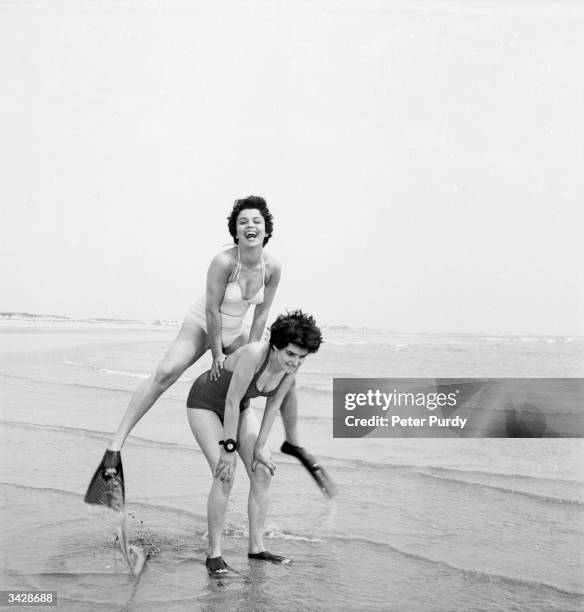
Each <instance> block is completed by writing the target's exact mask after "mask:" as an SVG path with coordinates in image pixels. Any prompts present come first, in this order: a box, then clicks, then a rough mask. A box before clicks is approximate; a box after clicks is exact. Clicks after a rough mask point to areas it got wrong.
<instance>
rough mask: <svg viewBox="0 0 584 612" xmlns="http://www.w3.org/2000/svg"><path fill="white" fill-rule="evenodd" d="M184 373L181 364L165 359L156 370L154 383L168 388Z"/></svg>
mask: <svg viewBox="0 0 584 612" xmlns="http://www.w3.org/2000/svg"><path fill="white" fill-rule="evenodd" d="M182 373H183V369H182V368H181V367H180V366H178V365H175V364H172V363H168V362H164V361H163V362H162V363H160V364H159V365H158V367H157V368H156V371H155V372H154V383H155V384H156V385H158V386H160V387H163V388H165V389H166V388H167V387H170V385H172V384H173V383H175V382H176V381H177V380H178V379H179V378H180V375H181V374H182Z"/></svg>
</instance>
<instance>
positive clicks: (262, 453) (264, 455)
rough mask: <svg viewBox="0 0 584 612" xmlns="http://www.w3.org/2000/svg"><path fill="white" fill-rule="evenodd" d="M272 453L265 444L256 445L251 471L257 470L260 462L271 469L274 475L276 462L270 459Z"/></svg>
mask: <svg viewBox="0 0 584 612" xmlns="http://www.w3.org/2000/svg"><path fill="white" fill-rule="evenodd" d="M270 455H271V453H270V452H269V451H267V450H266V448H265V447H264V446H255V447H254V449H253V461H252V464H251V471H252V472H255V470H256V467H257V466H258V463H261V464H262V465H263V466H265V467H267V468H268V470H270V474H271V475H272V476H273V475H274V472H275V471H276V464H275V463H272V461H271V460H270Z"/></svg>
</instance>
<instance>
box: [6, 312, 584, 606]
mask: <svg viewBox="0 0 584 612" xmlns="http://www.w3.org/2000/svg"><path fill="white" fill-rule="evenodd" d="M175 334H176V329H174V328H172V327H168V326H165V325H161V326H146V325H131V324H119V325H113V324H107V323H91V324H89V323H87V324H81V323H79V324H76V323H71V322H59V321H56V322H38V321H37V322H19V321H3V322H2V324H1V325H0V403H1V404H0V405H1V414H0V432H1V438H0V439H1V449H0V459H1V465H2V475H1V476H0V491H1V495H0V517H1V519H2V520H1V521H0V534H1V536H0V551H1V561H0V563H1V571H0V590H6V591H51V592H56V597H57V609H60V610H72V611H77V610H82V611H83V612H90V611H93V610H96V611H97V610H108V611H115V610H120V611H122V610H123V611H128V612H129V611H140V612H142V611H144V612H148V611H158V610H161V611H175V610H176V611H187V610H188V611H192V610H222V611H225V610H270V611H272V610H283V611H288V610H290V611H296V610H298V611H300V610H302V611H304V610H359V611H362V610H399V611H402V610H404V611H408V610H415V611H431V610H436V611H442V610H444V611H451V610H485V611H487V610H488V611H497V610H501V611H503V610H513V611H519V610H525V611H533V610H546V611H553V610H557V611H569V610H584V452H583V450H584V443H583V441H582V438H569V437H561V438H559V437H542V438H537V439H534V438H487V437H472V438H460V437H451V438H421V439H418V438H412V437H404V438H399V437H397V438H396V437H393V438H375V437H364V438H352V439H345V438H334V437H333V405H332V404H333V402H332V392H333V379H334V378H338V377H348V378H350V377H381V378H386V377H387V378H390V377H410V378H416V377H421V378H449V377H454V378H456V377H458V378H485V377H486V378H497V377H501V378H509V377H518V378H520V377H530V378H541V379H544V378H578V377H584V338H582V337H577V336H575V337H542V336H533V337H528V336H491V335H476V336H473V335H464V336H459V335H428V334H425V335H424V334H397V333H393V332H389V331H379V330H369V329H350V328H342V327H337V328H326V329H325V330H324V337H325V343H324V345H323V346H322V348H321V350H320V351H319V352H318V353H317V354H315V355H311V356H309V358H308V359H307V360H306V363H305V364H304V365H303V366H302V369H301V371H300V372H299V374H298V397H299V430H300V440H301V443H302V445H303V446H305V447H306V448H307V449H308V450H309V451H310V452H311V453H312V454H314V455H316V456H317V457H318V458H319V460H320V462H321V463H322V465H324V466H325V468H326V469H327V471H328V473H329V475H330V476H331V478H332V479H333V480H334V481H335V483H336V485H337V488H338V494H337V496H336V497H335V498H334V499H333V500H329V499H328V498H326V497H325V496H324V495H323V494H322V492H321V491H320V490H319V489H318V487H317V486H315V483H314V481H313V480H312V479H311V478H310V476H309V475H308V473H307V472H306V471H305V470H304V469H303V468H302V466H301V465H300V464H299V463H298V462H297V461H296V460H295V459H293V458H292V457H290V456H287V455H283V454H282V453H280V452H279V447H280V445H281V443H282V441H283V439H284V434H283V428H282V426H281V423H280V422H279V420H278V421H277V423H276V425H275V426H274V429H273V431H272V434H271V436H270V446H271V449H272V452H273V458H274V460H275V462H276V464H277V470H276V474H275V476H274V478H273V481H272V484H271V492H270V508H269V512H268V518H267V523H266V530H267V533H266V540H265V541H266V545H267V548H268V550H270V551H271V552H274V553H276V554H282V555H286V556H288V557H290V558H291V559H292V560H293V562H292V563H291V564H290V565H286V566H281V565H272V564H267V563H258V562H249V561H248V559H247V554H246V553H247V511H246V508H247V494H248V489H249V482H248V480H247V476H246V474H245V471H244V470H243V469H242V466H241V465H240V466H239V469H238V470H237V474H236V482H235V486H234V489H233V495H232V499H231V501H230V504H229V509H228V515H227V522H226V528H225V534H224V545H223V554H224V557H225V559H226V560H227V561H228V562H229V564H230V565H231V566H232V567H233V568H234V569H235V572H234V574H233V575H232V576H231V577H230V578H226V579H222V580H212V579H209V578H208V576H207V573H206V570H205V567H204V561H205V556H206V547H207V534H206V531H207V528H206V502H207V494H208V490H209V488H210V484H211V476H210V471H209V468H208V466H207V463H206V461H205V459H204V457H203V455H202V453H201V451H200V450H199V448H198V447H197V444H196V442H195V441H194V439H193V436H192V433H191V431H190V428H189V426H188V422H187V418H186V407H185V402H186V397H187V394H188V391H189V387H190V385H191V384H192V381H193V380H194V378H196V376H197V375H198V374H199V373H200V372H202V371H203V370H205V369H207V368H208V366H209V364H210V360H209V358H208V356H206V357H204V358H203V359H202V360H201V361H200V362H199V363H197V364H195V366H193V368H191V369H189V370H188V371H187V372H185V374H184V375H183V377H182V378H181V379H180V380H179V381H178V382H177V383H176V384H175V385H174V386H173V387H171V389H169V390H168V391H167V393H166V394H165V395H163V397H162V398H161V399H160V400H159V401H158V402H157V403H156V405H155V406H154V407H153V408H152V410H151V411H150V412H149V413H148V414H147V415H146V416H145V417H144V418H143V419H142V421H141V422H140V423H139V424H138V426H137V427H136V428H135V429H134V431H133V432H132V435H131V436H130V437H129V439H128V441H127V443H126V445H125V447H124V450H123V461H124V473H125V481H126V512H127V520H128V529H129V538H130V542H131V543H132V544H133V545H135V546H139V547H141V548H143V549H144V550H145V551H146V552H147V553H148V554H149V559H148V561H147V563H146V566H145V569H144V571H143V572H142V573H141V574H140V575H139V576H132V575H131V573H130V572H129V570H128V566H127V565H126V563H125V561H124V558H123V556H122V554H121V552H120V546H119V542H117V537H118V536H117V528H118V526H119V516H118V515H117V514H116V513H115V512H113V511H112V510H110V509H108V508H105V507H99V506H89V505H87V504H85V503H84V502H83V497H84V494H85V490H86V488H87V485H88V482H89V480H90V478H91V476H92V474H93V472H94V470H95V469H96V467H97V465H98V464H99V462H100V460H101V457H102V455H103V452H104V450H105V446H106V444H107V441H108V440H109V438H110V436H111V434H112V432H113V431H114V430H115V429H116V427H117V425H118V422H119V420H120V419H121V416H122V414H123V412H124V410H125V407H126V404H127V403H128V401H129V399H130V397H131V395H132V392H133V391H134V389H135V388H136V386H137V385H138V384H140V382H141V381H143V380H144V379H145V378H146V377H147V376H148V375H149V373H150V372H151V371H152V370H153V368H154V367H155V365H156V363H157V362H158V360H159V359H160V358H161V357H162V356H163V355H164V353H165V351H166V349H167V347H168V345H169V343H170V342H171V341H172V339H173V337H174V335H175ZM252 409H253V410H255V411H257V413H258V416H259V417H260V418H261V414H262V409H263V405H262V400H259V401H258V400H255V403H254V404H253V405H252ZM580 409H582V410H584V407H583V406H582V404H580Z"/></svg>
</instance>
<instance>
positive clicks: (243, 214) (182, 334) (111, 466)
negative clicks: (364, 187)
mask: <svg viewBox="0 0 584 612" xmlns="http://www.w3.org/2000/svg"><path fill="white" fill-rule="evenodd" d="M228 228H229V233H230V234H231V236H232V238H233V241H234V243H235V246H233V247H232V248H230V249H228V250H226V251H222V252H220V253H218V254H217V255H216V256H215V257H214V259H213V260H212V261H211V265H210V266H209V270H208V273H207V286H206V292H205V294H204V295H202V296H201V297H200V298H199V299H198V300H197V302H195V304H193V306H192V307H191V308H190V310H189V311H188V313H187V314H186V316H185V319H184V321H183V323H182V325H181V328H180V330H179V332H178V335H177V337H176V338H175V340H174V341H173V343H172V344H171V346H170V348H169V349H168V351H167V353H166V355H165V356H164V358H163V359H162V361H161V362H160V363H159V364H158V366H157V368H156V370H155V371H154V372H153V373H152V375H151V376H150V377H149V378H148V379H147V380H146V381H144V383H142V384H141V385H140V386H139V387H138V389H137V390H136V391H135V393H134V395H133V396H132V398H131V400H130V403H129V404H128V406H127V408H126V412H125V414H124V417H123V419H122V421H121V423H120V425H119V427H118V429H117V431H116V433H115V434H114V437H113V438H112V439H111V440H110V443H109V444H108V447H107V450H106V453H105V455H104V457H103V460H102V462H101V464H100V466H99V467H98V470H97V472H96V476H94V480H92V482H91V483H90V486H89V489H88V492H87V495H86V498H85V500H86V501H87V502H88V503H103V504H105V505H109V506H111V505H112V501H111V495H109V494H108V495H106V494H105V493H104V491H105V490H106V489H107V487H106V486H105V485H106V484H107V481H108V479H111V478H113V477H117V480H118V481H119V482H120V485H121V487H119V488H120V489H121V490H120V494H119V495H118V497H121V498H122V499H121V502H122V503H123V472H122V461H121V454H120V451H121V448H122V446H123V444H124V442H125V440H126V438H127V437H128V435H129V433H130V432H131V431H132V429H133V428H134V427H135V425H136V423H138V421H139V420H140V419H141V418H142V417H143V416H144V415H145V414H146V412H148V410H150V408H151V407H152V406H153V404H154V403H155V402H156V400H157V399H158V398H159V397H160V396H161V395H162V393H164V391H166V390H167V389H168V388H169V387H170V386H171V385H172V384H173V383H174V382H176V381H177V380H178V379H179V378H180V376H181V375H182V374H183V372H184V371H185V370H186V369H187V368H188V367H190V366H191V365H193V364H194V363H195V362H196V361H198V360H199V359H200V358H201V357H202V356H203V355H204V354H205V353H206V352H207V351H208V350H209V349H210V350H211V353H212V356H213V365H212V367H211V378H212V380H217V379H218V378H220V375H221V371H222V369H223V363H224V361H225V359H226V356H227V355H229V354H231V353H233V352H235V351H236V350H237V349H238V348H239V347H241V346H242V345H244V344H245V343H246V342H247V341H250V342H254V341H258V340H259V339H260V338H261V337H262V335H263V333H264V328H265V325H266V322H267V318H268V314H269V311H270V307H271V305H272V301H273V299H274V296H275V294H276V290H277V288H278V284H279V282H280V265H279V263H278V262H277V261H276V260H275V259H274V258H273V257H272V256H271V255H270V254H268V253H267V252H265V251H264V246H265V245H266V244H267V243H268V241H269V240H270V237H271V236H272V232H273V222H272V215H271V213H270V211H269V209H268V207H267V205H266V202H265V200H264V199H263V198H261V197H258V196H249V197H247V198H244V199H240V200H236V201H235V203H234V205H233V210H232V211H231V214H230V215H229V217H228ZM250 306H254V315H253V322H252V325H251V329H250V332H249V338H248V337H247V335H246V334H245V332H244V329H243V321H244V318H245V315H246V313H247V311H248V309H249V307H250ZM284 404H285V407H286V410H285V412H286V413H287V414H286V415H284V412H283V417H284V425H285V427H286V431H287V434H286V438H287V440H288V441H290V442H292V443H295V436H296V432H295V430H294V429H293V428H294V423H295V415H296V411H297V406H296V395H295V393H294V392H292V393H291V394H290V395H289V396H288V397H287V398H286V401H285V403H284ZM289 415H290V416H289ZM96 477H97V482H96V481H95V479H96ZM104 496H105V497H104ZM116 503H119V500H118V502H116Z"/></svg>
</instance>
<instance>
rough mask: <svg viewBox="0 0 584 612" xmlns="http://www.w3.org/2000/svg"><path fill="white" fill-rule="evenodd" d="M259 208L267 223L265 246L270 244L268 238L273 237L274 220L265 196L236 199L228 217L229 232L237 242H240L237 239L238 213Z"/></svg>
mask: <svg viewBox="0 0 584 612" xmlns="http://www.w3.org/2000/svg"><path fill="white" fill-rule="evenodd" d="M250 208H257V209H258V210H259V211H260V213H261V215H262V217H263V218H264V223H265V224H266V237H265V238H264V246H266V244H268V240H269V239H270V238H271V237H272V232H273V231H274V224H273V222H272V213H271V212H270V209H269V208H268V205H267V204H266V201H265V200H264V198H261V197H260V196H247V198H242V199H241V200H235V203H234V204H233V210H232V211H231V214H230V215H229V217H227V227H229V233H230V234H231V236H232V237H233V240H234V241H235V244H237V243H238V242H239V240H238V239H237V227H236V224H237V215H239V213H240V212H241V211H242V210H246V209H250Z"/></svg>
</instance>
